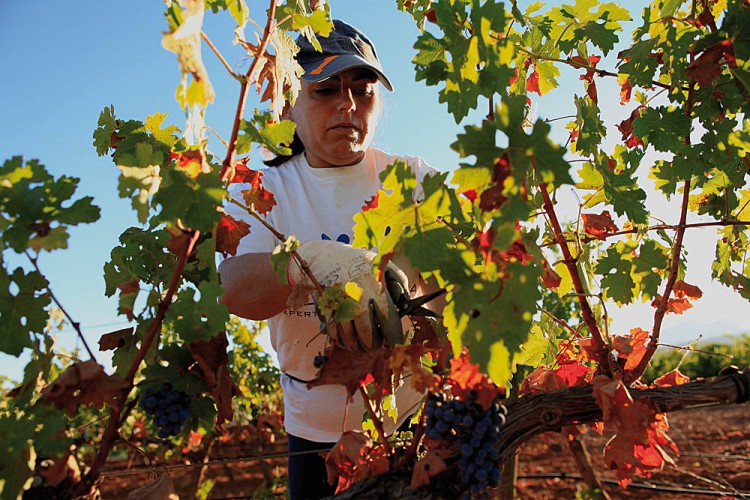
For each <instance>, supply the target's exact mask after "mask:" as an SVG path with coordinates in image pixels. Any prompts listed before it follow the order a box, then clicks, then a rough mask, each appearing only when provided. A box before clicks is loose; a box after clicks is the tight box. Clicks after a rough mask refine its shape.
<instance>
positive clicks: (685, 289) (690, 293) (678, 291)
mask: <svg viewBox="0 0 750 500" xmlns="http://www.w3.org/2000/svg"><path fill="white" fill-rule="evenodd" d="M672 291H673V292H674V294H675V297H679V298H682V297H685V298H688V299H693V300H695V299H700V298H701V297H703V292H702V291H701V289H700V288H698V287H697V286H695V285H690V284H688V283H685V282H684V281H682V280H677V281H675V283H674V286H673V287H672Z"/></svg>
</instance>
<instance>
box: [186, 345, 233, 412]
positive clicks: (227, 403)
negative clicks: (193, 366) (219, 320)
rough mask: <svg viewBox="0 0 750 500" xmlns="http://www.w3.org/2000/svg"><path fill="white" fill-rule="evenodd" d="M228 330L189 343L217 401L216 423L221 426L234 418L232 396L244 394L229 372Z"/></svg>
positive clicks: (209, 390) (191, 352)
mask: <svg viewBox="0 0 750 500" xmlns="http://www.w3.org/2000/svg"><path fill="white" fill-rule="evenodd" d="M227 347H229V341H228V340H227V335H226V332H221V333H219V334H218V335H216V336H214V337H212V338H211V339H210V340H204V341H200V342H193V343H192V344H188V351H190V355H191V356H192V357H193V359H194V360H195V362H196V363H198V367H199V368H200V375H201V376H202V377H203V381H204V383H205V384H206V388H207V389H208V392H209V393H210V394H211V397H212V398H213V400H214V403H216V409H217V414H216V423H217V424H218V425H219V426H221V424H222V423H223V422H224V421H230V420H232V417H233V416H234V410H233V409H232V398H233V397H234V396H242V392H241V391H240V390H239V388H237V386H236V385H235V383H234V381H233V380H232V377H231V375H230V374H229V357H228V356H227Z"/></svg>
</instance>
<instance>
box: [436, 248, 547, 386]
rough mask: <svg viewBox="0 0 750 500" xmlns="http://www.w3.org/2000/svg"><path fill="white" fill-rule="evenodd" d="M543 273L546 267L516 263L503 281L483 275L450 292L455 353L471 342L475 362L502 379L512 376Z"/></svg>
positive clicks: (449, 325)
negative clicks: (542, 270) (513, 360)
mask: <svg viewBox="0 0 750 500" xmlns="http://www.w3.org/2000/svg"><path fill="white" fill-rule="evenodd" d="M540 275H541V269H540V266H536V265H533V264H530V265H524V264H521V263H519V262H511V263H509V264H508V266H507V268H506V270H505V274H504V277H503V279H502V280H501V283H499V282H497V281H494V280H493V281H488V280H485V279H483V278H481V277H477V278H475V279H473V280H472V281H471V282H469V283H467V284H465V285H462V286H461V288H460V289H459V290H458V291H456V292H454V293H453V294H452V296H451V297H448V305H447V307H446V309H445V311H444V316H445V319H444V323H445V326H446V327H447V328H448V331H449V338H450V340H451V344H452V345H453V350H454V353H459V352H460V351H461V347H462V346H466V347H468V349H469V352H470V353H471V359H472V361H473V362H475V363H478V364H479V366H480V370H482V371H483V372H485V373H487V374H489V376H490V377H491V378H492V379H493V380H494V381H495V383H497V384H500V385H504V384H505V383H506V382H507V381H508V380H509V378H510V376H511V367H512V359H513V356H514V355H515V354H516V353H518V352H519V351H520V348H521V345H522V344H523V343H524V342H525V341H526V339H527V337H528V335H529V332H530V330H531V324H532V318H533V316H534V314H535V313H536V310H537V301H538V300H540V299H541V292H540V290H539V284H538V283H539V282H538V279H539V276H540Z"/></svg>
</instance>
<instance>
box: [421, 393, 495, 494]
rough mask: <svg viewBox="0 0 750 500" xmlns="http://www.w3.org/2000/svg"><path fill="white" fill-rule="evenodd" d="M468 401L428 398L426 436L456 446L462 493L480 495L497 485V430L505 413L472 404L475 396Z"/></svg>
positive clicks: (442, 397)
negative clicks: (458, 453)
mask: <svg viewBox="0 0 750 500" xmlns="http://www.w3.org/2000/svg"><path fill="white" fill-rule="evenodd" d="M468 399H469V400H468V401H462V400H460V399H449V400H446V399H445V396H444V395H442V394H435V393H431V394H430V395H429V396H428V397H427V404H426V405H425V413H426V414H427V422H426V429H425V430H426V433H427V437H428V438H429V439H431V440H435V441H437V440H443V441H447V442H449V443H453V442H457V443H458V447H459V450H460V452H461V459H460V460H459V462H458V467H459V477H460V478H461V481H462V483H463V484H464V486H465V488H464V489H465V491H467V492H470V493H471V494H472V495H477V496H478V495H481V494H482V493H483V492H485V491H486V490H487V488H497V487H498V486H499V484H500V452H499V451H498V448H497V447H498V443H499V441H500V427H501V426H502V425H503V424H504V423H505V415H506V410H505V407H504V406H503V405H501V404H500V403H499V402H497V401H496V402H494V403H493V404H492V406H491V407H490V409H489V410H485V409H484V408H482V406H481V405H479V404H477V403H476V402H475V400H476V393H471V394H470V396H469V398H468Z"/></svg>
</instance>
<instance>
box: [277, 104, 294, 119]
mask: <svg viewBox="0 0 750 500" xmlns="http://www.w3.org/2000/svg"><path fill="white" fill-rule="evenodd" d="M279 116H280V117H281V119H282V120H291V119H292V106H291V105H290V104H289V102H285V103H284V107H283V108H282V110H281V115H279Z"/></svg>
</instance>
